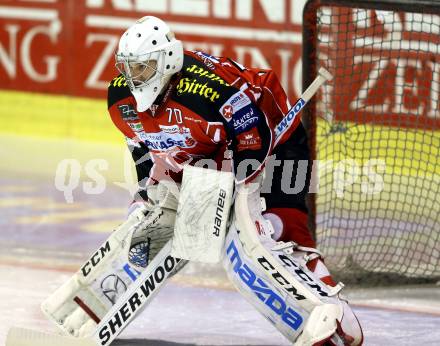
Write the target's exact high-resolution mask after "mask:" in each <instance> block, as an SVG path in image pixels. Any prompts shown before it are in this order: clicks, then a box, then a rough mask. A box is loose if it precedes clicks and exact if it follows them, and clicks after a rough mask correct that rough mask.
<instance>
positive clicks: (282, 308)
mask: <svg viewBox="0 0 440 346" xmlns="http://www.w3.org/2000/svg"><path fill="white" fill-rule="evenodd" d="M226 253H227V255H228V259H229V261H230V263H231V264H232V266H233V270H234V272H235V273H236V274H237V277H238V280H240V281H242V282H243V283H244V284H245V285H246V286H247V287H248V288H249V289H250V290H251V291H252V292H253V293H254V294H255V295H256V296H257V297H258V298H259V299H260V300H261V301H262V302H263V303H264V304H265V305H266V306H267V307H268V308H270V310H271V311H272V312H273V313H275V314H276V315H278V316H280V317H281V320H282V321H283V322H284V323H285V324H286V325H288V326H289V327H290V328H292V329H293V330H295V331H297V330H298V329H299V328H300V327H301V325H302V323H303V320H304V319H303V317H302V316H301V315H300V314H299V313H298V312H296V311H295V310H293V309H292V308H291V307H290V306H288V305H287V303H286V302H285V300H284V299H283V298H282V297H281V296H279V295H278V294H277V293H276V292H274V290H272V289H271V287H270V286H269V284H268V283H267V282H266V281H265V280H263V279H262V278H260V277H258V276H257V274H255V272H254V271H253V270H252V269H251V266H250V265H248V264H247V263H244V262H243V260H242V258H241V257H240V253H239V251H238V249H237V246H236V245H235V243H234V241H233V240H232V241H231V242H230V244H229V246H228V248H227V250H226Z"/></svg>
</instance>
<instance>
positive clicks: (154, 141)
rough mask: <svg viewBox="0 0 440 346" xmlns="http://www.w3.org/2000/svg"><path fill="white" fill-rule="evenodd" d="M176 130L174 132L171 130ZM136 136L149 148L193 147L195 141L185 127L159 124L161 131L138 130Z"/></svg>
mask: <svg viewBox="0 0 440 346" xmlns="http://www.w3.org/2000/svg"><path fill="white" fill-rule="evenodd" d="M173 131H176V132H173ZM136 136H138V138H139V139H140V140H141V141H142V142H144V143H145V145H146V146H147V147H148V148H149V149H150V150H156V151H167V150H170V149H173V148H176V147H179V148H193V147H194V146H195V145H196V141H195V140H194V138H193V137H192V135H191V131H190V129H189V128H187V127H183V128H179V126H161V132H152V133H146V132H138V133H136Z"/></svg>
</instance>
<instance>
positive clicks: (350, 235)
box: [303, 0, 440, 280]
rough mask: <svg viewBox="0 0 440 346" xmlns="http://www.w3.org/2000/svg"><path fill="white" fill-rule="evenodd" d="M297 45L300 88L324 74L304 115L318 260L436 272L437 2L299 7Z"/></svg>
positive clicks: (439, 174)
mask: <svg viewBox="0 0 440 346" xmlns="http://www.w3.org/2000/svg"><path fill="white" fill-rule="evenodd" d="M421 3H423V4H422V5H421ZM421 11H423V12H421ZM303 41H304V42H303V44H304V48H303V49H304V50H303V78H304V86H307V85H308V84H310V82H311V80H313V78H314V77H315V76H316V71H317V70H318V69H319V67H321V66H323V67H325V68H326V69H328V70H329V71H330V72H331V73H332V74H333V75H334V80H333V81H332V82H330V83H327V85H326V86H325V87H323V88H322V89H321V92H320V94H319V95H318V96H317V97H316V98H315V99H314V102H312V103H311V105H310V106H309V107H308V109H307V110H306V112H305V113H304V115H303V118H304V120H305V121H306V126H307V128H308V132H309V141H310V145H311V147H312V152H313V159H314V160H317V161H315V166H314V168H315V169H314V182H315V183H314V185H313V186H314V188H315V189H316V194H313V195H312V197H311V201H310V202H311V203H310V208H311V211H312V214H313V223H314V225H313V226H314V230H315V235H316V238H317V241H318V245H319V248H320V249H321V250H322V251H323V252H324V254H325V255H326V263H327V264H328V265H329V267H331V268H332V269H333V270H338V269H344V271H345V272H350V269H352V272H359V271H367V272H369V273H375V272H377V273H388V275H400V276H402V277H409V278H411V277H412V278H428V279H430V278H431V279H432V278H438V277H440V109H439V108H440V107H439V93H440V5H438V4H437V5H435V4H434V2H433V1H420V2H415V1H403V0H402V1H394V0H386V1H385V0H382V1H378V0H375V1H373V0H370V1H362V2H357V1H337V0H333V1H329V0H320V1H309V2H308V3H307V4H306V7H305V11H304V37H303ZM318 184H319V185H318ZM367 280H368V278H367Z"/></svg>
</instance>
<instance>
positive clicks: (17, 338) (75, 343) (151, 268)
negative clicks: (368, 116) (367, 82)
mask: <svg viewBox="0 0 440 346" xmlns="http://www.w3.org/2000/svg"><path fill="white" fill-rule="evenodd" d="M331 79H332V75H331V74H330V73H329V72H328V71H327V70H326V69H325V68H323V67H321V68H320V69H319V71H318V76H317V77H316V78H315V80H314V81H313V82H312V84H310V86H309V87H308V88H307V89H306V90H305V91H304V92H303V94H302V95H301V97H300V98H299V99H298V100H297V102H296V103H295V104H294V105H293V107H292V108H291V109H290V110H289V111H288V112H287V114H286V116H285V117H284V118H283V119H282V120H281V122H280V123H279V124H278V125H277V126H276V128H275V143H277V142H278V141H279V140H280V138H281V137H282V136H283V134H284V133H286V131H287V130H288V129H289V128H290V126H291V125H292V123H293V122H294V120H295V119H296V116H297V115H298V113H299V112H300V111H301V110H302V109H303V108H304V107H305V105H306V104H307V102H308V101H309V100H310V99H311V98H312V97H313V96H314V95H315V93H316V92H317V91H318V89H319V88H320V87H321V86H322V85H323V84H324V83H325V82H326V81H328V80H331ZM170 251H171V241H169V242H168V243H167V244H166V245H165V246H164V248H163V249H162V250H161V251H160V252H159V253H158V254H157V256H156V257H155V258H154V260H153V261H152V262H151V263H150V264H149V265H148V267H147V268H146V270H145V271H143V272H142V274H141V275H140V277H139V278H138V279H137V280H136V282H135V283H133V284H132V285H131V286H130V287H129V289H128V290H127V291H126V292H125V293H124V295H123V296H122V297H121V299H119V300H118V301H117V302H116V304H115V305H114V306H113V307H112V308H111V309H110V310H109V311H108V313H107V314H106V316H105V317H104V318H103V319H102V320H101V321H100V322H99V324H98V326H97V330H96V332H95V333H94V334H93V335H92V336H91V337H88V338H73V337H68V336H59V335H54V334H47V333H42V332H38V331H33V330H29V329H24V328H17V327H13V328H11V329H10V330H9V333H8V336H7V339H6V346H31V345H32V346H59V345H64V346H94V345H101V346H107V345H110V344H111V342H112V341H113V340H114V339H115V338H116V337H117V336H118V335H119V333H120V332H121V331H122V330H123V329H124V328H125V327H126V326H127V325H128V324H129V323H130V321H131V320H132V319H133V317H134V315H135V311H134V312H133V313H131V314H130V316H128V318H127V319H124V316H122V315H121V314H124V315H125V313H124V312H123V311H126V310H124V309H126V308H127V307H129V306H130V299H136V297H137V298H138V299H139V304H138V306H137V307H136V309H135V310H136V311H139V310H141V309H142V307H143V306H145V305H146V304H147V303H148V302H149V301H150V300H151V299H152V298H153V297H154V294H155V293H156V292H157V291H158V290H159V288H160V286H161V285H162V284H163V283H164V281H165V279H166V278H167V277H168V275H169V272H166V274H165V276H164V277H163V279H162V280H161V281H160V282H158V283H157V286H155V288H154V289H153V291H152V292H150V293H149V294H148V295H145V294H144V293H143V290H142V288H144V287H145V283H146V281H147V280H149V279H150V278H151V277H152V276H154V272H155V271H156V270H157V269H158V268H159V267H161V266H162V268H165V265H166V261H167V260H168V261H172V262H173V268H175V267H176V265H177V264H178V263H179V262H180V261H181V259H179V258H174V257H172V256H171V255H170ZM168 263H171V262H168ZM171 271H172V270H171ZM310 298H311V299H312V301H313V300H314V299H313V298H312V297H310ZM115 316H119V318H120V316H122V318H123V322H122V323H123V326H122V327H121V328H118V329H117V330H114V331H113V330H112V328H110V332H112V333H109V335H108V334H107V331H108V328H109V327H108V323H109V321H110V320H111V319H112V318H114V317H115ZM100 333H101V336H104V334H105V337H104V340H103V338H101V337H100ZM107 335H108V336H107Z"/></svg>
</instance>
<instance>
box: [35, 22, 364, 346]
mask: <svg viewBox="0 0 440 346" xmlns="http://www.w3.org/2000/svg"><path fill="white" fill-rule="evenodd" d="M115 59H116V68H117V69H118V71H119V75H117V76H116V77H115V78H114V79H113V80H112V81H111V82H110V84H109V87H108V111H109V114H110V117H111V119H112V121H113V122H114V124H115V125H116V127H117V128H118V129H119V130H120V131H121V132H122V133H123V134H124V136H125V137H126V140H127V143H128V146H129V148H130V151H131V153H132V156H133V159H134V162H135V164H136V171H137V175H138V180H139V191H138V193H137V194H136V196H135V198H134V201H133V203H132V204H131V206H130V207H129V215H128V217H127V220H126V221H125V222H124V223H123V224H122V225H121V226H119V227H118V228H117V229H116V230H115V231H114V232H113V233H112V235H111V236H110V237H109V239H108V240H107V241H106V242H105V243H104V244H103V245H102V246H101V247H100V248H99V249H98V250H97V251H96V253H94V254H92V256H91V257H90V259H89V261H87V262H86V263H85V264H84V265H83V266H82V268H81V269H80V270H79V271H78V273H77V274H75V276H74V277H72V278H71V280H69V281H68V282H67V283H66V284H65V285H63V286H62V287H61V288H60V289H58V290H57V291H56V292H55V293H54V294H53V295H52V296H50V297H49V298H48V299H47V300H46V301H45V302H44V303H43V306H42V307H43V311H44V312H45V313H46V315H47V316H48V317H49V318H50V319H51V320H53V321H55V323H57V325H58V326H59V327H60V328H61V329H62V330H63V331H64V332H65V333H66V334H70V335H71V336H74V337H75V338H79V339H81V338H82V339H83V340H90V342H91V343H90V344H91V345H108V344H110V343H111V342H112V340H113V339H114V338H115V337H116V336H117V335H118V334H119V333H120V332H121V331H122V330H123V329H124V328H125V326H126V325H127V324H128V323H129V322H130V321H131V320H132V319H133V318H135V317H136V316H137V315H138V314H139V311H140V310H141V309H143V308H145V307H146V306H147V304H148V302H149V301H151V299H152V298H153V297H154V294H155V293H156V292H157V291H158V290H159V289H160V287H161V286H162V284H163V283H164V282H165V281H166V280H167V278H168V277H169V276H170V275H173V274H174V273H176V272H177V271H178V270H179V269H180V268H182V267H183V265H184V264H185V262H186V261H187V260H195V261H197V260H198V261H206V262H216V261H220V260H221V261H222V263H223V265H224V268H225V270H226V271H227V273H228V276H229V278H230V279H231V281H232V282H233V284H234V286H235V287H236V288H237V290H238V292H240V294H242V295H243V296H244V297H245V298H246V299H247V300H248V301H249V302H250V303H251V304H252V305H253V306H254V307H255V308H256V310H258V311H259V312H260V313H261V314H262V315H263V316H264V317H266V318H267V320H268V321H270V322H271V323H272V324H273V325H274V326H275V327H276V328H277V329H278V330H279V331H280V332H281V333H282V334H283V335H284V336H285V337H286V338H287V339H288V340H290V341H291V342H292V344H295V345H310V346H311V345H350V346H357V345H361V344H362V342H363V335H362V330H361V327H360V324H359V322H358V320H357V318H356V316H355V315H354V313H353V311H352V310H351V308H350V307H349V305H348V303H347V301H346V300H344V299H343V298H342V296H341V289H342V287H343V285H342V284H341V283H339V284H337V283H336V282H334V281H333V279H332V277H331V275H330V273H329V272H328V270H327V268H326V266H325V264H324V261H323V258H322V256H321V254H320V253H319V251H318V250H317V249H316V244H315V242H314V240H313V238H312V237H311V235H310V232H309V230H308V227H307V215H308V210H307V207H306V203H305V200H306V194H307V191H308V186H309V181H310V174H311V172H310V169H309V168H305V170H304V172H300V171H301V167H304V165H300V164H299V163H300V162H309V153H308V147H307V138H306V133H305V130H304V128H303V125H302V123H301V118H300V115H299V111H300V109H301V108H302V106H303V105H304V103H305V102H306V101H307V98H306V97H305V96H304V97H302V98H301V99H300V100H299V101H298V102H297V103H296V104H295V105H294V106H293V107H291V105H290V103H289V101H288V100H287V97H286V94H285V92H284V91H283V89H282V87H281V85H280V83H279V81H278V79H277V77H276V75H275V73H274V72H273V71H272V70H270V69H258V68H249V67H245V66H242V65H240V64H239V63H237V62H235V61H234V60H232V59H229V58H225V57H214V56H211V55H208V54H206V53H203V52H199V51H184V50H183V47H182V43H181V41H179V40H177V39H176V38H175V37H174V34H173V33H172V32H171V30H170V29H169V27H168V25H167V24H166V23H164V22H163V21H162V20H160V19H158V18H155V17H151V16H147V17H143V18H141V19H139V20H138V21H137V22H136V23H134V24H133V25H132V26H131V27H130V28H128V30H127V31H125V32H124V33H123V34H122V36H121V38H120V42H119V46H118V50H117V52H116V54H115ZM308 98H310V95H309V96H308ZM292 164H293V165H292ZM288 173H289V174H288ZM301 173H303V174H301ZM299 180H301V181H299ZM286 186H287V187H290V186H302V187H303V188H302V190H301V191H299V192H297V193H288V192H285V191H290V190H291V189H286ZM65 345H67V344H65Z"/></svg>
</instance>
